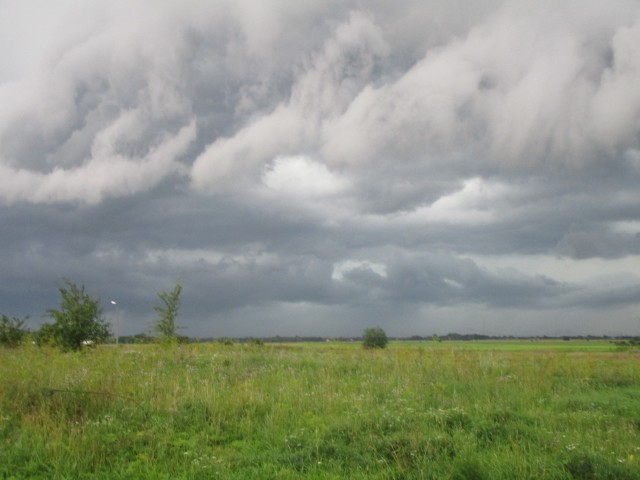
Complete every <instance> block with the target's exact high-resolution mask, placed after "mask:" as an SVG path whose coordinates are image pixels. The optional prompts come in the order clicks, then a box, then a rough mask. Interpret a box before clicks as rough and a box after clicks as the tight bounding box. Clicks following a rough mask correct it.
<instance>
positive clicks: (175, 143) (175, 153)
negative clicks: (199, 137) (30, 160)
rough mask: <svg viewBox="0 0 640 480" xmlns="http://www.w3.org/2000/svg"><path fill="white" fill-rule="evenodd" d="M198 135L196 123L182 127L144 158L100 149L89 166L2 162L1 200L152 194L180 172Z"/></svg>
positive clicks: (88, 199)
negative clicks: (31, 166)
mask: <svg viewBox="0 0 640 480" xmlns="http://www.w3.org/2000/svg"><path fill="white" fill-rule="evenodd" d="M194 137H195V124H194V123H191V124H189V125H187V126H185V127H183V128H182V129H181V130H180V131H179V132H178V133H177V134H176V135H175V136H172V137H168V138H166V139H164V140H163V141H162V143H160V144H159V145H157V146H155V147H153V148H152V149H151V150H150V151H149V152H148V153H147V155H145V156H143V157H133V158H129V157H124V156H122V155H118V154H117V153H115V152H113V151H111V150H109V149H108V148H107V149H106V150H101V151H99V152H97V154H96V156H94V157H92V158H91V160H89V161H88V162H87V163H86V164H84V165H81V166H78V167H72V168H54V169H53V170H52V171H51V172H48V173H42V172H34V171H29V170H25V169H14V168H11V167H8V166H4V165H2V164H0V200H1V201H2V202H5V203H15V202H31V203H56V202H81V203H89V204H95V203H98V202H100V201H101V200H103V199H104V198H106V197H114V196H121V195H128V194H131V193H134V192H139V191H144V190H148V189H149V188H150V187H152V186H154V185H156V184H157V183H158V182H159V181H161V180H162V179H163V178H164V177H165V176H166V175H168V174H170V173H176V172H181V171H182V170H183V167H182V165H181V164H180V163H178V162H177V161H176V158H177V157H179V156H180V155H181V154H182V153H183V152H184V151H185V149H186V148H187V147H188V146H189V144H190V143H191V142H192V141H193V139H194Z"/></svg>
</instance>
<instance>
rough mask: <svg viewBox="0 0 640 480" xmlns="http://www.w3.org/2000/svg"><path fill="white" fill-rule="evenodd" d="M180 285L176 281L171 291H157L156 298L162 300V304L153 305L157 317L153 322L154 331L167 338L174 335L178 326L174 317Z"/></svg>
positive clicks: (177, 305) (176, 313) (176, 312)
mask: <svg viewBox="0 0 640 480" xmlns="http://www.w3.org/2000/svg"><path fill="white" fill-rule="evenodd" d="M181 292H182V285H180V284H179V283H176V286H175V287H174V289H173V291H171V292H167V291H162V292H160V293H158V298H160V300H162V303H163V305H162V306H159V307H157V306H156V307H153V309H154V310H155V311H156V312H157V313H158V315H159V317H158V320H157V321H156V324H155V330H156V332H157V333H158V334H159V335H160V336H162V337H164V338H167V339H173V338H175V337H176V330H177V329H178V328H180V327H178V326H177V325H176V317H177V316H178V308H179V307H180V293H181Z"/></svg>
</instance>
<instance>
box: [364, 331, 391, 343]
mask: <svg viewBox="0 0 640 480" xmlns="http://www.w3.org/2000/svg"><path fill="white" fill-rule="evenodd" d="M362 338H363V341H362V344H363V345H364V348H385V347H386V346H387V343H389V339H388V338H387V334H386V333H385V331H384V330H383V329H382V328H380V327H376V328H366V329H365V330H364V335H363V336H362Z"/></svg>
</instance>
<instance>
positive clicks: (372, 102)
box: [0, 0, 640, 335]
mask: <svg viewBox="0 0 640 480" xmlns="http://www.w3.org/2000/svg"><path fill="white" fill-rule="evenodd" d="M4 3H5V4H6V5H3V10H4V11H6V12H7V15H6V16H5V20H2V22H3V23H2V25H3V28H2V29H0V30H2V31H4V32H5V33H4V34H3V35H4V37H7V38H4V37H3V38H1V40H3V41H2V42H0V43H2V44H3V45H5V46H4V47H1V48H0V56H1V57H0V58H2V59H3V61H2V62H0V64H2V65H5V67H3V69H2V70H1V71H0V102H1V103H2V105H3V109H2V112H0V220H2V225H3V226H4V227H3V229H2V233H1V234H0V244H1V245H2V247H3V256H2V259H1V260H0V263H1V264H0V269H1V271H2V272H3V273H2V285H3V287H2V289H1V291H0V302H1V303H0V305H1V306H2V308H3V310H5V311H6V312H7V313H14V312H15V313H16V314H31V315H32V316H37V315H38V314H39V312H40V311H44V309H45V308H46V307H48V306H50V305H49V304H47V302H51V301H54V302H55V285H56V282H57V281H59V279H60V278H62V277H68V278H71V279H72V280H77V281H79V282H85V283H86V284H87V285H88V286H89V287H91V286H92V285H93V286H94V287H93V288H94V289H95V290H96V291H97V292H99V293H100V295H103V296H110V297H116V296H117V297H118V300H119V303H120V304H121V305H123V308H124V311H123V313H125V314H128V316H129V317H130V324H129V327H128V328H129V329H130V331H133V332H135V331H139V330H142V329H144V328H145V325H146V324H147V323H148V322H149V321H150V316H151V315H152V309H151V307H150V304H152V303H153V302H154V295H155V293H154V292H156V291H157V290H158V289H162V288H169V287H170V286H171V284H172V282H175V281H176V278H178V277H180V278H182V279H183V280H182V281H183V282H184V283H185V290H184V291H185V295H186V298H185V302H184V305H185V307H184V308H185V312H184V316H185V323H186V324H187V325H188V326H189V329H190V332H191V333H192V334H194V335H218V334H220V335H224V334H247V335H251V334H254V333H253V332H255V334H288V333H293V334H306V333H307V332H311V333H313V334H322V335H333V334H335V335H339V334H357V333H359V332H360V330H361V328H362V327H363V326H367V325H368V324H370V323H372V322H373V323H378V324H382V325H383V326H385V327H387V328H388V329H389V331H390V332H391V333H392V334H393V333H394V332H397V333H398V334H414V333H415V334H430V333H433V331H437V332H439V333H442V332H445V333H446V331H448V330H449V328H452V329H454V328H457V329H459V330H462V329H464V330H467V331H480V330H482V329H485V330H487V329H489V330H491V331H489V332H488V333H501V332H505V333H509V334H511V333H523V334H528V333H549V334H554V333H561V334H564V333H567V332H578V333H583V332H584V333H630V332H631V330H634V329H636V327H637V326H636V325H634V322H636V320H637V313H634V309H635V310H637V307H638V303H639V302H640V277H639V276H638V273H637V272H638V271H639V269H638V267H640V213H639V212H640V193H638V189H637V185H638V181H639V180H640V88H639V87H638V85H640V57H639V56H638V55H637V47H636V46H637V45H638V44H640V6H639V5H638V3H637V2H635V1H632V0H628V1H627V0H623V1H620V2H617V3H616V5H615V6H611V5H606V4H605V3H603V2H602V1H596V0H589V1H569V2H564V3H563V4H562V5H560V6H559V5H557V4H555V3H554V2H547V1H543V2H533V1H531V2H529V1H524V2H522V1H518V2H512V1H488V0H487V1H479V2H473V6H471V7H470V6H469V5H468V2H462V1H448V2H444V1H436V0H433V1H429V2H418V1H410V0H406V1H403V2H401V3H400V4H394V5H393V6H391V5H389V4H388V3H387V2H382V1H380V2H378V1H373V2H366V3H362V2H357V1H353V2H321V3H318V2H304V1H303V2H296V4H295V5H292V4H291V2H284V1H280V0H269V1H264V2H260V3H259V4H255V2H248V1H238V0H236V1H233V2H232V1H227V0H219V1H215V2H199V1H195V0H194V1H187V2H177V1H173V0H164V1H162V2H160V3H158V2H149V1H140V2H136V3H135V4H131V2H124V1H119V0H118V1H114V2H110V3H109V4H104V2H98V1H88V2H85V1H83V2H79V1H74V0H65V1H64V2H60V3H59V4H57V5H56V6H52V5H50V4H49V3H48V2H39V3H38V2H36V4H34V5H37V8H33V6H31V7H25V6H24V5H23V2H17V1H14V0H5V2H4ZM8 18H12V19H14V20H15V22H18V23H20V28H17V27H16V26H15V25H14V23H15V22H14V23H11V22H10V21H8V20H6V19H8ZM47 19H51V21H50V22H47V21H46V20H47ZM5 23H6V25H4V24H5ZM38 25H41V26H42V25H47V28H41V29H40V30H39V31H40V32H41V33H40V34H39V36H38V35H36V36H34V37H30V36H26V35H24V33H23V32H24V31H34V30H33V28H34V27H36V26H38ZM141 26H143V27H144V28H141ZM4 27H6V28H4ZM29 27H32V28H31V29H29ZM16 52H24V54H22V56H21V55H20V54H17V53H16ZM568 270H571V271H575V272H580V274H575V275H569V274H568V273H567V272H568ZM33 308H36V309H39V311H32V310H30V309H33ZM513 312H519V313H518V314H517V315H514V314H513ZM3 313H4V312H3ZM260 318H264V323H261V321H260ZM480 318H482V319H483V320H482V321H481V322H480ZM510 318H511V320H510ZM491 319H494V320H491ZM636 323H637V322H636ZM487 324H488V325H489V326H488V327H487ZM126 328H127V327H125V331H126ZM551 330H553V331H551ZM631 333H633V332H631Z"/></svg>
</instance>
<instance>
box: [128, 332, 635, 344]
mask: <svg viewBox="0 0 640 480" xmlns="http://www.w3.org/2000/svg"><path fill="white" fill-rule="evenodd" d="M389 339H390V340H395V341H432V342H443V341H478V340H529V341H544V340H564V341H570V340H583V341H584V340H586V341H589V340H621V341H628V342H629V343H632V344H635V343H640V337H636V336H616V337H612V336H609V335H600V336H597V335H562V336H547V335H543V336H517V335H503V336H496V335H481V334H477V333H468V334H466V333H447V334H446V335H430V336H422V335H413V336H410V337H389ZM157 341H158V340H157V338H155V337H153V336H152V335H149V334H146V333H139V334H137V335H128V336H122V337H120V343H128V344H145V343H156V342H157ZM177 341H178V343H214V342H219V343H225V344H233V343H246V344H263V343H312V342H361V341H362V337H318V336H309V337H301V336H298V335H296V336H281V335H275V336H271V337H205V338H194V337H187V336H178V337H177Z"/></svg>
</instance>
